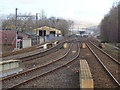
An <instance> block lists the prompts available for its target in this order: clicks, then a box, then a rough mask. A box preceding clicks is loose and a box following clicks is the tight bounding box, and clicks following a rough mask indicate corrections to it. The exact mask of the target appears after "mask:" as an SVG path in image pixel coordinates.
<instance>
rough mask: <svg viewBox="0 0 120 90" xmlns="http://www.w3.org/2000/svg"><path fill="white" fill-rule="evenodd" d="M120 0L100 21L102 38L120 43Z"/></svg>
mask: <svg viewBox="0 0 120 90" xmlns="http://www.w3.org/2000/svg"><path fill="white" fill-rule="evenodd" d="M119 8H120V2H117V3H114V5H113V6H112V8H111V9H110V11H109V13H108V14H107V15H105V16H104V18H103V20H102V21H101V23H100V30H101V38H102V40H105V41H107V42H112V43H118V42H119V43H120V29H118V27H119V23H118V20H119V17H118V15H120V9H119Z"/></svg>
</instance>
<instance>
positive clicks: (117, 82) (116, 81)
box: [87, 44, 120, 87]
mask: <svg viewBox="0 0 120 90" xmlns="http://www.w3.org/2000/svg"><path fill="white" fill-rule="evenodd" d="M87 46H88V48H89V49H90V51H91V52H92V53H93V55H94V56H95V57H96V58H97V60H98V61H99V62H100V64H101V65H102V66H103V67H104V69H105V70H106V72H107V73H108V74H109V75H110V76H111V78H112V79H113V80H114V81H115V83H116V84H117V85H118V86H119V87H120V83H119V81H118V80H117V79H116V78H115V77H114V76H113V74H112V73H111V72H110V71H109V70H108V68H107V67H106V66H105V65H104V63H103V62H102V60H101V59H100V58H99V57H98V56H97V54H95V52H94V51H93V50H92V48H90V46H89V45H88V44H87Z"/></svg>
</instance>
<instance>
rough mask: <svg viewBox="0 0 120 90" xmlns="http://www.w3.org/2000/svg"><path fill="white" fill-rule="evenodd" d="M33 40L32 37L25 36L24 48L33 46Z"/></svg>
mask: <svg viewBox="0 0 120 90" xmlns="http://www.w3.org/2000/svg"><path fill="white" fill-rule="evenodd" d="M31 46H32V41H31V38H24V39H23V48H27V47H31Z"/></svg>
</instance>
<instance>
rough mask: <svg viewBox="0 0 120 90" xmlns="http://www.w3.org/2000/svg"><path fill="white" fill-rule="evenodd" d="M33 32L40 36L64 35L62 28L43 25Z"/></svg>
mask: <svg viewBox="0 0 120 90" xmlns="http://www.w3.org/2000/svg"><path fill="white" fill-rule="evenodd" d="M33 32H34V33H35V34H36V35H38V36H48V35H53V36H59V35H62V32H61V31H60V30H58V29H55V28H51V27H48V26H43V27H40V28H37V29H34V30H33Z"/></svg>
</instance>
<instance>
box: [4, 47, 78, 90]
mask: <svg viewBox="0 0 120 90" xmlns="http://www.w3.org/2000/svg"><path fill="white" fill-rule="evenodd" d="M72 47H73V46H71V48H72ZM77 47H78V48H79V45H77ZM71 48H70V49H69V50H68V52H67V53H66V54H65V55H64V56H62V57H60V58H58V59H56V60H54V61H51V62H49V63H47V64H44V65H42V66H39V67H36V68H33V69H30V70H28V71H25V72H22V73H19V74H16V75H13V76H10V77H7V78H4V79H2V82H3V88H15V87H18V86H19V85H23V84H25V83H27V82H29V81H31V80H34V79H36V78H38V77H41V76H44V75H47V74H49V73H51V72H53V71H55V70H57V69H60V68H61V67H64V66H65V65H67V64H69V63H70V62H72V61H74V60H75V59H76V58H77V57H78V56H79V53H80V48H79V50H78V51H77V55H73V56H72V59H71V60H69V59H67V61H66V62H65V63H63V61H64V60H66V59H65V58H68V57H70V56H71V55H70V56H69V54H70V51H71V50H72V49H71ZM61 63H62V65H60V66H59V64H61ZM53 64H54V66H57V67H54V68H52V69H50V67H53V66H52V65H53ZM43 67H44V68H45V67H46V69H44V68H43ZM41 71H42V72H41ZM40 72H41V73H40ZM26 76H27V77H26ZM28 76H29V77H28ZM21 78H22V80H21ZM23 80H24V81H23ZM12 82H14V83H12Z"/></svg>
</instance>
